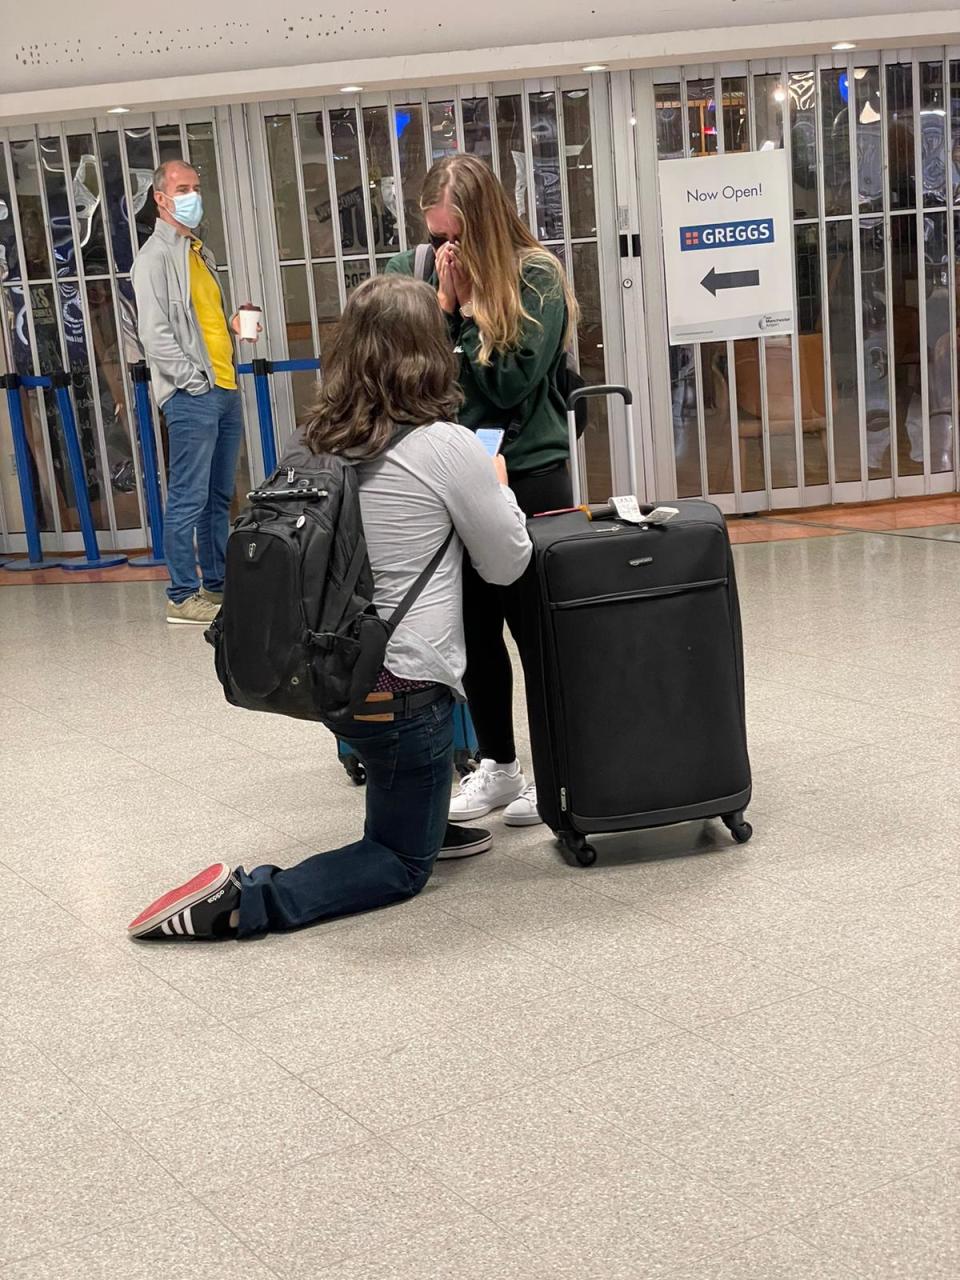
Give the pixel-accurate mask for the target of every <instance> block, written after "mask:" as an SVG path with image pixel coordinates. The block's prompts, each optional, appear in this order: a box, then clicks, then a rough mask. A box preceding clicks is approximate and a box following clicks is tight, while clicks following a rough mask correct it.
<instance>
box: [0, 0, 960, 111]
mask: <svg viewBox="0 0 960 1280" xmlns="http://www.w3.org/2000/svg"><path fill="white" fill-rule="evenodd" d="M319 6H322V10H321V9H320V7H319ZM351 6H355V7H351ZM910 7H911V6H910V5H909V2H908V0H907V2H905V0H805V3H803V4H802V5H798V4H797V3H796V0H715V3H714V4H713V5H711V6H707V5H705V4H704V3H703V2H702V0H673V3H669V4H666V3H659V4H658V3H657V0H653V3H652V4H645V3H643V0H526V3H522V4H518V3H517V0H484V2H483V3H482V4H468V5H465V6H452V5H449V4H442V3H438V2H437V0H434V2H433V3H428V2H425V0H372V3H371V4H370V5H369V6H368V7H364V6H363V5H362V4H359V3H358V0H319V5H318V6H316V7H314V6H308V5H307V4H306V3H305V0H274V3H272V4H271V5H269V6H268V5H264V4H263V3H262V0H205V2H204V3H203V4H197V3H196V0H166V3H164V4H163V5H162V6H159V5H151V6H149V7H148V6H144V8H143V9H141V8H139V6H137V5H135V4H134V3H132V0H123V2H122V3H121V2H120V0H100V3H99V4H95V5H90V4H80V3H76V2H75V0H74V2H71V3H67V2H66V0H33V2H32V3H20V4H10V5H7V6H5V9H6V12H5V14H4V19H3V41H2V43H0V94H8V93H11V92H16V91H25V90H30V91H36V90H43V89H55V88H69V87H71V86H79V85H90V84H94V83H103V82H107V83H109V82H114V83H116V82H123V81H136V80H144V79H150V78H157V77H166V76H184V75H187V76H189V75H196V74H201V73H210V72H229V71H242V70H247V69H254V68H263V67H290V66H295V65H300V64H305V63H327V62H337V63H341V62H348V61H351V60H356V59H370V58H381V57H396V56H397V55H410V54H414V55H415V54H431V53H432V54H436V53H442V52H446V51H451V50H470V49H482V48H484V49H489V48H491V47H500V48H502V47H503V46H512V45H535V44H538V43H541V42H549V43H556V42H564V41H584V40H586V41H590V40H591V39H597V40H601V39H604V38H609V37H619V36H651V35H656V34H657V33H661V32H664V33H665V32H696V31H697V30H699V29H702V28H706V27H708V28H727V29H730V28H737V27H755V26H770V25H774V26H775V25H777V24H780V23H796V22H798V20H802V21H804V22H811V21H819V20H826V19H832V20H834V21H836V20H837V19H844V18H849V19H854V18H861V19H862V18H863V17H864V16H865V15H873V14H877V15H903V19H904V20H903V35H904V40H905V42H906V43H909V39H910V25H911V24H910V16H909V11H910ZM916 7H917V8H920V7H922V9H923V10H924V11H926V12H927V13H939V12H942V13H943V14H944V15H945V17H946V15H948V14H952V15H953V25H954V26H960V19H957V18H956V14H957V2H956V0H920V5H918V6H916ZM148 8H149V12H145V10H146V9H148ZM301 10H302V11H303V12H302V13H301ZM949 25H950V22H949V21H945V23H944V29H947V28H948V26H949Z"/></svg>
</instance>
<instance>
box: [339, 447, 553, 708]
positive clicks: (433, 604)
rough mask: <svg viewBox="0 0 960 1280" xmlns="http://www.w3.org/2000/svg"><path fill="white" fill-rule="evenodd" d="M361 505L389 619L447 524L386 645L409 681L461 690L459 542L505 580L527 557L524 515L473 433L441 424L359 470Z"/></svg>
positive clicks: (484, 572)
mask: <svg viewBox="0 0 960 1280" xmlns="http://www.w3.org/2000/svg"><path fill="white" fill-rule="evenodd" d="M359 480H360V508H361V511H362V514H363V528H364V533H365V535H366V539H367V550H368V552H369V556H370V565H371V568H372V569H373V578H374V588H375V590H374V603H375V604H376V606H377V610H378V612H379V613H380V615H381V616H382V617H389V616H390V614H391V613H392V612H393V610H394V609H395V608H396V607H397V605H398V604H399V603H400V601H401V599H402V598H403V596H404V594H405V593H406V591H407V590H408V588H409V587H410V586H411V585H412V583H413V581H414V580H415V578H416V577H417V574H419V573H420V571H421V570H422V569H424V568H425V567H426V565H427V562H428V561H429V559H430V557H431V556H432V555H433V553H434V552H435V551H436V550H437V548H438V547H439V546H440V544H441V543H442V542H443V540H444V538H445V537H446V536H447V533H448V532H449V530H450V526H451V524H452V525H453V527H454V529H455V530H456V535H457V536H456V537H455V538H454V539H453V542H452V543H451V545H450V548H449V550H448V551H447V554H446V555H445V556H444V558H443V562H442V563H441V565H440V567H439V569H438V570H437V572H436V573H435V574H434V575H433V577H432V578H431V579H430V581H429V582H428V583H427V585H426V587H425V588H424V591H423V593H422V594H421V596H420V597H419V599H418V600H417V601H416V603H415V604H414V606H413V608H412V609H411V610H410V612H409V613H408V614H407V616H406V618H405V620H404V621H403V623H402V624H401V625H400V626H399V627H398V628H397V631H396V634H395V635H394V637H393V639H392V640H391V641H390V645H389V648H388V649H387V667H388V669H389V670H390V671H392V672H393V674H394V675H396V676H402V677H404V678H405V679H408V680H432V681H433V680H435V681H437V682H438V683H441V684H447V685H449V686H450V687H451V688H453V689H456V690H457V691H458V692H460V693H462V692H463V687H462V684H461V681H462V679H463V673H464V670H465V669H466V648H465V645H464V638H463V611H462V606H461V597H462V579H463V548H464V547H465V548H466V551H467V554H468V555H469V557H470V560H471V562H472V563H473V566H474V568H475V569H476V570H477V572H478V573H479V574H480V576H481V578H483V579H485V580H486V581H487V582H493V583H497V584H499V585H502V586H506V585H507V584H508V583H511V582H514V581H515V580H516V579H517V578H519V577H520V575H521V574H522V573H523V571H524V569H526V567H527V565H528V564H529V562H530V556H531V554H532V547H531V543H530V538H529V537H528V535H527V529H526V520H525V517H524V515H523V512H522V511H521V510H520V508H519V507H518V506H517V501H516V499H515V498H514V496H513V494H512V492H511V491H510V490H509V489H506V488H504V487H503V485H501V484H500V482H499V481H498V479H497V476H496V472H495V471H494V469H493V465H492V464H491V461H490V458H489V457H488V456H487V452H486V450H485V449H484V447H483V445H482V444H481V443H480V442H479V440H478V439H477V437H476V436H475V435H474V434H473V432H472V431H468V430H467V429H466V428H465V427H458V426H454V425H453V424H452V423H449V422H435V423H433V424H432V425H430V426H426V427H419V428H418V429H417V430H416V431H412V432H411V433H410V434H409V435H407V436H405V437H404V438H403V439H402V440H400V441H399V442H398V443H397V444H396V445H394V446H393V448H391V449H390V450H388V452H387V453H385V454H383V455H382V456H381V457H379V458H377V459H376V460H375V461H373V462H370V463H364V464H363V465H362V466H361V468H360V474H359Z"/></svg>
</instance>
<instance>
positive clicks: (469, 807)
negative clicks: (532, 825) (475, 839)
mask: <svg viewBox="0 0 960 1280" xmlns="http://www.w3.org/2000/svg"><path fill="white" fill-rule="evenodd" d="M526 785H527V780H526V778H525V777H524V776H523V771H522V770H521V768H520V765H519V764H518V763H517V761H514V762H513V765H512V766H510V767H508V768H504V767H503V766H502V765H498V764H497V762H496V760H481V761H480V767H479V768H478V769H474V771H473V773H468V774H467V776H466V777H465V778H464V779H463V781H462V782H461V783H460V788H459V790H458V791H457V793H456V794H455V795H454V796H453V798H452V800H451V801H450V821H451V822H474V821H475V820H476V819H477V818H482V817H483V816H484V815H485V814H488V813H492V811H493V810H494V809H502V808H503V806H504V805H507V804H510V803H511V801H513V800H516V798H517V797H518V796H519V795H522V794H523V789H524V787H525V786H526Z"/></svg>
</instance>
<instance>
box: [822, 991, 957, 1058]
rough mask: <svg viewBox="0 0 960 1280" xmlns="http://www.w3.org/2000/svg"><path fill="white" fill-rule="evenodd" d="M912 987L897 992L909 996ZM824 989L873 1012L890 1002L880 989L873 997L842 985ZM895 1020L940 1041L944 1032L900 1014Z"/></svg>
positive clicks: (883, 1007) (907, 1027)
mask: <svg viewBox="0 0 960 1280" xmlns="http://www.w3.org/2000/svg"><path fill="white" fill-rule="evenodd" d="M912 989H913V988H912V987H907V988H900V987H898V988H897V991H896V994H897V995H903V996H908V995H909V994H910V992H911V990H912ZM824 990H826V991H830V992H831V994H833V995H839V996H843V997H844V998H845V999H847V1000H852V1001H853V1002H854V1004H857V1005H859V1006H860V1008H861V1009H864V1010H866V1011H867V1012H869V1013H873V1014H877V1012H878V1009H885V1008H886V1007H887V1006H888V1003H889V1000H888V997H887V996H886V995H885V994H884V993H883V992H881V991H879V990H877V991H876V994H875V996H873V997H872V998H871V996H870V993H869V992H862V993H861V992H857V991H852V990H850V989H847V988H842V987H832V986H831V987H824ZM883 1016H884V1017H885V1018H890V1017H891V1015H890V1014H888V1013H886V1012H884V1013H883ZM893 1020H894V1021H896V1022H898V1023H900V1024H901V1025H902V1026H903V1027H904V1028H905V1029H907V1030H909V1031H914V1032H919V1033H920V1034H922V1035H925V1036H930V1037H932V1038H933V1039H934V1040H935V1041H937V1042H938V1043H939V1041H940V1037H941V1036H942V1034H943V1033H942V1031H941V1030H940V1029H939V1027H937V1028H934V1027H931V1026H929V1025H927V1024H926V1023H923V1022H919V1021H918V1022H912V1021H910V1020H909V1019H908V1018H903V1017H901V1016H900V1015H899V1014H896V1015H893ZM920 1047H921V1048H923V1047H924V1046H922V1045H921V1046H920Z"/></svg>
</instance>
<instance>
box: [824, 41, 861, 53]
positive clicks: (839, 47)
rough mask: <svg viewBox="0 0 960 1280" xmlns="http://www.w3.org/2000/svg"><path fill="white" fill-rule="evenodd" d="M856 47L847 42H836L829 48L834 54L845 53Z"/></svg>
mask: <svg viewBox="0 0 960 1280" xmlns="http://www.w3.org/2000/svg"><path fill="white" fill-rule="evenodd" d="M856 47H857V46H856V45H855V44H852V43H851V42H850V41H849V40H838V41H837V43H836V44H832V45H831V46H830V48H831V49H832V50H833V52H834V53H846V52H847V50H848V49H855V48H856Z"/></svg>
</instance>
